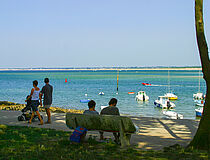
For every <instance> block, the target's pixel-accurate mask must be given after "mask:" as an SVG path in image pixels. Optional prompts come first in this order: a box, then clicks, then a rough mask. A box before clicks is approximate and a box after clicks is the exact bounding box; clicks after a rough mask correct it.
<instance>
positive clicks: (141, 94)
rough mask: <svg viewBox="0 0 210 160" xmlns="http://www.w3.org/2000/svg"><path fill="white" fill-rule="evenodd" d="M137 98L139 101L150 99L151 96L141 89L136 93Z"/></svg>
mask: <svg viewBox="0 0 210 160" xmlns="http://www.w3.org/2000/svg"><path fill="white" fill-rule="evenodd" d="M136 100H137V101H148V100H149V96H147V95H146V93H145V92H144V91H139V92H138V93H137V95H136Z"/></svg>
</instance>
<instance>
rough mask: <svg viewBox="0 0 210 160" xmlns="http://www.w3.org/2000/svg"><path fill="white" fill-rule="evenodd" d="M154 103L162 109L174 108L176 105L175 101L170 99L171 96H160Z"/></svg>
mask: <svg viewBox="0 0 210 160" xmlns="http://www.w3.org/2000/svg"><path fill="white" fill-rule="evenodd" d="M154 105H155V106H156V107H159V108H161V109H173V108H174V107H176V105H175V104H174V103H173V102H170V101H169V98H168V97H166V96H159V97H158V99H157V100H155V102H154Z"/></svg>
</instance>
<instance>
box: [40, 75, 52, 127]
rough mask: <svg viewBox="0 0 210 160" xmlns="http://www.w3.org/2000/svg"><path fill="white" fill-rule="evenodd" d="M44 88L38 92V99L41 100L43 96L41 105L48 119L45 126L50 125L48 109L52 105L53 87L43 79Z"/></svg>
mask: <svg viewBox="0 0 210 160" xmlns="http://www.w3.org/2000/svg"><path fill="white" fill-rule="evenodd" d="M44 82H45V86H44V87H42V90H41V92H40V98H42V95H43V94H44V101H43V105H44V108H45V111H46V114H47V117H48V120H47V122H45V123H46V124H49V123H51V114H50V107H51V104H52V93H53V87H52V86H51V85H50V84H49V79H48V78H45V79H44Z"/></svg>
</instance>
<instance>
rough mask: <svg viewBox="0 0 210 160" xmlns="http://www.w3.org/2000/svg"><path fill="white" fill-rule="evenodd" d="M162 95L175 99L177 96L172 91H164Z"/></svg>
mask: <svg viewBox="0 0 210 160" xmlns="http://www.w3.org/2000/svg"><path fill="white" fill-rule="evenodd" d="M164 96H166V97H168V98H169V100H177V99H178V97H177V96H176V95H175V94H173V93H166V94H165V95H164Z"/></svg>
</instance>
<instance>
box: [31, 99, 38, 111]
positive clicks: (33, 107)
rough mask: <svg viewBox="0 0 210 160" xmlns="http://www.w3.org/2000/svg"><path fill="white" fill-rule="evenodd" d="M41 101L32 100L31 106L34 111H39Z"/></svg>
mask: <svg viewBox="0 0 210 160" xmlns="http://www.w3.org/2000/svg"><path fill="white" fill-rule="evenodd" d="M38 106H39V101H31V108H32V111H34V112H36V111H38Z"/></svg>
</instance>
